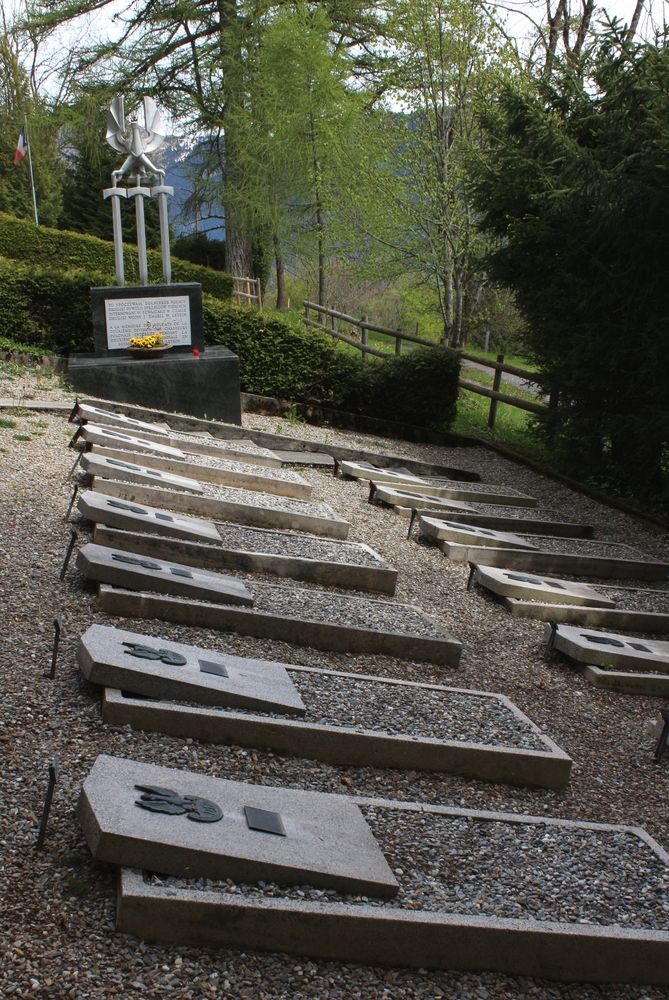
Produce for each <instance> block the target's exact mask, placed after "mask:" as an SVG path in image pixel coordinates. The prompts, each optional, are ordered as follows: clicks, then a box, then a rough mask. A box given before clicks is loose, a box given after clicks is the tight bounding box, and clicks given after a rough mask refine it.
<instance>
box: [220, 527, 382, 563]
mask: <svg viewBox="0 0 669 1000" xmlns="http://www.w3.org/2000/svg"><path fill="white" fill-rule="evenodd" d="M216 528H217V530H218V533H219V535H220V536H221V538H222V540H223V545H224V547H225V548H226V549H237V550H239V551H240V552H270V553H273V554H278V555H286V556H295V558H297V559H320V560H322V561H323V562H330V563H345V564H347V565H352V566H370V567H374V568H378V566H379V565H380V563H381V562H382V561H381V560H380V559H378V558H376V557H375V556H374V554H373V553H371V552H370V551H369V549H366V548H363V546H362V545H360V543H359V542H337V541H332V540H331V539H329V538H319V537H318V536H317V535H307V534H296V533H293V532H289V531H267V530H265V529H256V528H246V527H244V526H243V525H241V524H233V522H232V521H217V522H216Z"/></svg>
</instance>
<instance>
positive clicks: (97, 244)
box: [0, 213, 233, 299]
mask: <svg viewBox="0 0 669 1000" xmlns="http://www.w3.org/2000/svg"><path fill="white" fill-rule="evenodd" d="M0 257H7V258H10V259H12V260H16V261H21V262H22V263H25V264H31V265H33V266H37V267H57V268H62V269H63V270H65V271H70V270H71V271H75V270H77V271H78V270H81V271H91V272H93V271H94V272H98V273H99V274H100V275H104V276H105V277H104V278H102V279H101V280H103V281H104V283H105V284H115V283H116V279H115V278H114V274H115V263H114V245H113V243H108V242H107V241H106V240H99V239H98V238H97V237H96V236H85V235H82V234H80V233H68V232H65V231H63V230H60V229H49V228H48V227H46V226H35V225H34V224H33V223H32V222H29V221H28V220H26V219H16V218H14V216H12V215H4V214H2V213H0ZM147 257H148V262H149V280H150V281H152V282H159V281H162V273H163V271H162V262H161V255H160V251H158V250H149V251H147ZM123 260H124V263H125V271H126V279H127V281H128V284H131V283H132V282H133V281H138V280H139V279H138V273H139V271H138V265H137V248H136V247H132V246H128V245H127V244H124V247H123ZM172 281H198V282H199V283H200V284H201V285H202V290H203V291H204V292H208V293H209V294H210V295H215V296H216V298H219V299H229V298H231V296H232V288H233V279H232V278H231V277H230V275H229V274H223V273H222V272H221V271H212V270H210V269H209V268H206V267H200V266H199V265H198V264H191V263H189V262H188V261H184V260H179V259H178V258H173V259H172Z"/></svg>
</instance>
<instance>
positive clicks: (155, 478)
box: [81, 452, 203, 493]
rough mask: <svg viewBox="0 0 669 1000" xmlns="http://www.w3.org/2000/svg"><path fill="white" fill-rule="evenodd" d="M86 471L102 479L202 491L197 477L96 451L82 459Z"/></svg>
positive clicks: (170, 488) (186, 490)
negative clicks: (98, 453)
mask: <svg viewBox="0 0 669 1000" xmlns="http://www.w3.org/2000/svg"><path fill="white" fill-rule="evenodd" d="M81 467H82V469H83V470H84V472H88V473H90V475H91V476H95V477H96V478H97V477H99V478H101V479H116V480H120V481H121V482H125V483H141V484H143V483H159V484H160V485H161V486H163V487H164V488H165V489H169V490H180V491H183V492H187V493H202V492H203V489H202V485H201V484H200V483H198V482H197V480H195V479H188V478H186V477H185V476H176V475H174V474H173V473H171V472H161V471H160V469H153V468H151V467H150V466H147V465H137V464H136V463H135V462H128V461H127V460H126V459H124V458H105V457H104V456H102V455H96V454H95V453H94V452H86V453H85V454H84V455H83V456H82V459H81Z"/></svg>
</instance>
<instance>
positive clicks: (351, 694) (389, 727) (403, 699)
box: [290, 670, 546, 750]
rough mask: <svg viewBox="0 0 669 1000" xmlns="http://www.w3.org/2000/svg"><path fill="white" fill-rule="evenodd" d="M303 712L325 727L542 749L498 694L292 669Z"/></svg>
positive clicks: (308, 718) (537, 739)
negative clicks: (479, 694) (489, 695)
mask: <svg viewBox="0 0 669 1000" xmlns="http://www.w3.org/2000/svg"><path fill="white" fill-rule="evenodd" d="M290 678H291V680H292V682H293V684H294V685H295V686H296V688H297V689H298V691H299V692H300V695H301V696H302V701H303V702H304V704H305V706H306V709H307V714H306V717H305V718H306V719H307V720H308V721H310V722H317V723H319V724H320V725H326V726H352V727H353V728H356V729H366V730H372V731H374V732H379V733H388V734H391V735H401V734H403V733H409V734H411V735H412V736H420V737H427V738H433V739H439V740H464V741H466V742H473V743H485V744H487V745H489V746H512V747H519V748H522V749H523V750H545V749H546V745H545V743H543V742H542V740H541V739H540V738H539V737H538V736H537V735H536V733H534V732H533V731H532V729H531V727H530V726H529V725H528V724H527V723H526V722H523V721H522V719H518V718H517V717H516V716H515V715H514V713H513V712H512V711H511V710H510V709H508V708H507V707H506V706H505V705H502V704H500V702H499V701H497V699H496V698H480V697H476V696H472V695H467V694H460V693H459V692H446V691H440V690H438V689H434V690H433V689H430V688H417V687H400V686H393V687H392V688H390V689H389V687H388V685H387V684H380V683H379V682H378V681H370V680H365V679H360V680H353V679H351V678H350V677H336V676H332V675H325V676H323V675H320V674H312V673H308V672H306V671H302V670H291V671H290Z"/></svg>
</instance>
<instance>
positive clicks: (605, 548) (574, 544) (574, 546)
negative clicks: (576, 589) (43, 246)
mask: <svg viewBox="0 0 669 1000" xmlns="http://www.w3.org/2000/svg"><path fill="white" fill-rule="evenodd" d="M518 537H519V538H523V539H524V540H525V541H526V542H530V543H531V544H532V545H536V547H537V548H538V549H541V551H542V552H566V553H570V554H572V553H573V554H574V555H577V556H598V557H599V558H600V559H636V560H639V559H651V558H654V557H652V556H648V555H646V553H645V552H640V551H639V550H638V549H635V548H632V546H631V545H623V544H622V543H621V542H603V541H599V540H595V539H589V538H551V537H548V538H546V537H543V536H540V535H519V536H518ZM667 568H668V569H669V564H668V566H667Z"/></svg>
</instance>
